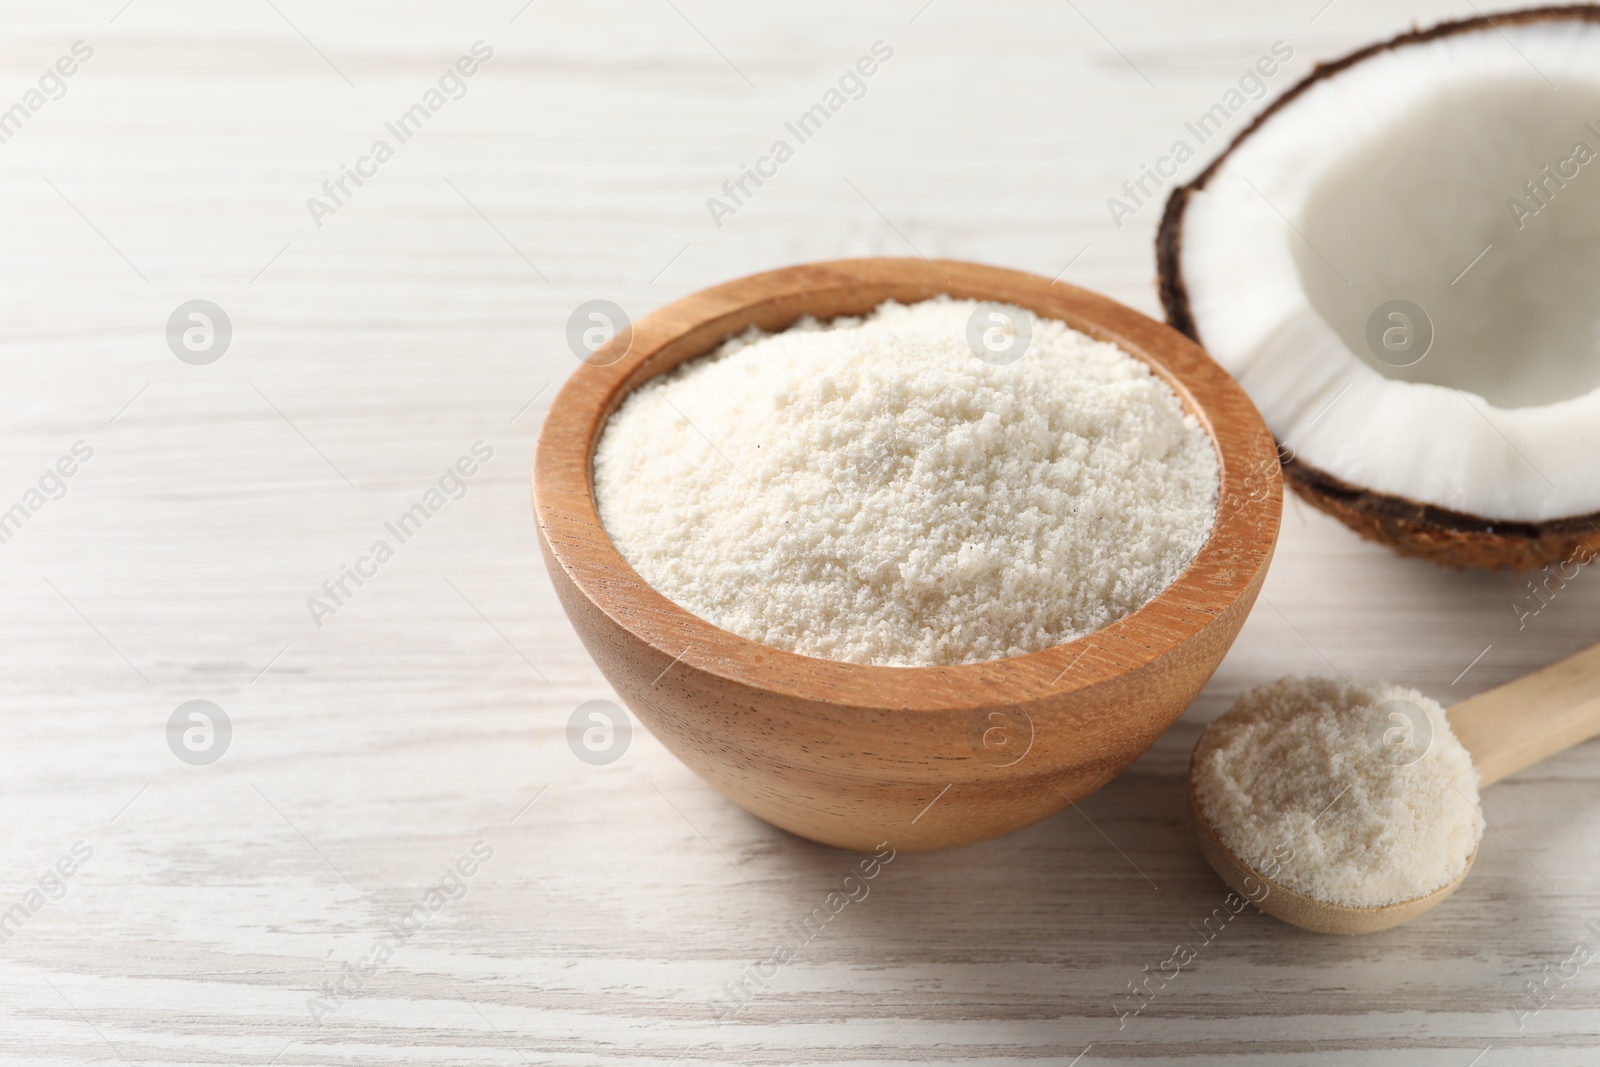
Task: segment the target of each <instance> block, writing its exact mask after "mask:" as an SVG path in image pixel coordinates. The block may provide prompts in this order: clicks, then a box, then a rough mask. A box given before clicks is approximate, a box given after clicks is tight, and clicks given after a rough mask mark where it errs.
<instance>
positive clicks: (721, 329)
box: [533, 259, 1282, 851]
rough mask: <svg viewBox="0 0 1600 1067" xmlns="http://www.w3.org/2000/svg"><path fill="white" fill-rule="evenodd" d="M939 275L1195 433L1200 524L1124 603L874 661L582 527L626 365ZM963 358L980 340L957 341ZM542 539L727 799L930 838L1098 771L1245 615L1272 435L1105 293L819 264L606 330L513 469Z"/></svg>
mask: <svg viewBox="0 0 1600 1067" xmlns="http://www.w3.org/2000/svg"><path fill="white" fill-rule="evenodd" d="M940 293H948V294H950V295H951V296H953V297H957V298H964V299H976V300H994V301H1002V302H1005V303H1011V304H1016V305H1020V306H1022V307H1024V308H1028V309H1030V310H1031V311H1033V312H1034V313H1035V314H1038V315H1040V316H1044V317H1048V318H1053V319H1059V320H1062V321H1065V322H1066V323H1068V324H1069V325H1071V326H1072V327H1073V328H1075V329H1078V330H1081V331H1083V332H1084V333H1087V334H1089V335H1091V336H1093V337H1096V338H1098V339H1101V340H1105V341H1111V342H1114V343H1115V344H1117V345H1119V346H1121V347H1122V348H1123V349H1125V350H1126V351H1128V352H1129V353H1131V354H1133V355H1134V356H1136V357H1138V358H1140V359H1143V360H1144V361H1145V362H1146V363H1148V364H1149V365H1150V366H1151V368H1152V369H1153V370H1154V371H1155V372H1156V373H1157V374H1158V375H1160V376H1161V377H1162V378H1163V379H1164V380H1165V381H1166V382H1167V383H1168V384H1170V385H1171V386H1172V388H1173V389H1174V390H1175V391H1176V392H1177V394H1178V396H1179V397H1180V398H1182V400H1183V402H1184V403H1185V404H1186V405H1187V406H1188V408H1189V409H1190V410H1191V411H1192V412H1194V414H1195V415H1196V416H1197V417H1198V419H1199V421H1200V423H1201V425H1202V426H1204V427H1205V429H1206V431H1207V432H1208V433H1209V434H1210V435H1211V439H1212V441H1213V442H1214V443H1215V445H1216V448H1217V452H1218V455H1219V457H1220V461H1221V463H1220V466H1221V472H1222V473H1221V477H1222V484H1221V492H1220V502H1219V506H1218V512H1217V518H1216V524H1215V526H1214V528H1213V530H1212V533H1211V537H1210V539H1209V540H1208V541H1207V542H1206V543H1205V545H1204V546H1203V547H1202V548H1201V549H1200V552H1199V555H1198V556H1197V557H1196V558H1195V560H1194V562H1193V563H1192V564H1191V565H1190V566H1189V568H1188V569H1187V570H1186V571H1184V572H1183V574H1182V575H1181V576H1180V577H1179V578H1178V580H1177V581H1176V582H1174V583H1173V584H1172V585H1171V586H1169V587H1168V588H1167V589H1166V590H1165V591H1163V592H1162V593H1161V594H1160V595H1159V596H1157V597H1156V598H1155V599H1154V600H1152V601H1151V602H1150V603H1148V604H1146V605H1145V606H1144V607H1143V608H1141V609H1139V610H1138V611H1136V612H1134V613H1133V614H1132V615H1129V616H1127V617H1125V618H1123V619H1121V620H1119V621H1118V622H1115V623H1112V624H1111V625H1110V626H1107V627H1105V628H1103V629H1101V630H1098V631H1096V632H1094V633H1092V634H1089V635H1088V636H1086V637H1083V638H1080V639H1078V640H1076V641H1072V642H1070V643H1068V644H1065V645H1058V646H1056V647H1054V648H1049V649H1046V650H1044V651H1042V652H1035V653H1032V654H1029V655H1025V656H1016V657H1012V658H1009V659H999V660H991V661H988V662H985V663H973V664H964V665H961V666H953V667H874V666H863V665H860V664H853V663H840V662H835V661H832V660H823V659H815V658H812V657H809V656H801V655H796V654H794V653H791V652H786V651H783V650H781V649H777V648H773V647H771V646H768V645H763V644H759V643H757V642H755V641H751V640H749V639H747V638H744V637H739V636H737V635H735V634H732V633H729V632H727V631H725V630H721V629H718V628H717V627H716V626H714V625H712V624H711V623H709V622H706V621H705V620H703V619H700V618H698V617H697V616H695V615H692V614H690V613H689V612H688V611H686V610H684V609H683V608H680V607H678V606H677V605H676V604H674V603H672V602H671V601H669V600H668V599H667V598H666V597H664V596H662V595H661V594H660V593H658V592H656V591H655V590H654V589H653V588H651V586H650V585H648V584H647V583H646V582H645V580H644V579H643V578H641V577H640V576H639V575H638V574H637V573H636V572H635V571H634V569H633V568H632V567H630V566H629V565H628V564H627V562H625V561H624V560H623V558H622V556H621V554H620V553H618V551H617V549H616V547H615V546H614V545H612V543H611V540H610V539H609V538H608V537H607V536H606V532H605V530H604V529H603V528H602V527H601V525H600V518H599V515H598V514H597V513H596V510H595V503H594V496H593V489H592V484H591V478H590V460H591V457H592V455H593V453H594V449H595V445H596V443H597V442H598V440H599V438H600V434H601V431H602V429H603V428H604V426H605V422H606V419H607V417H608V416H609V415H610V414H611V412H613V411H615V410H616V408H617V406H618V404H620V403H621V402H622V400H623V398H624V397H625V396H626V395H627V394H628V392H629V391H630V390H632V389H634V388H636V387H637V386H638V385H639V384H640V383H641V382H644V381H645V380H647V379H649V378H652V377H655V376H656V375H658V374H661V373H663V372H665V371H669V370H671V369H672V368H673V367H676V366H677V365H678V364H680V363H682V362H683V361H685V360H688V359H692V358H694V357H695V356H699V355H703V354H705V353H706V352H708V351H710V350H711V349H713V348H715V347H716V346H717V345H718V344H719V343H720V342H721V341H722V340H723V339H725V338H727V337H728V336H729V335H731V334H735V333H738V332H740V331H742V330H744V329H745V328H746V327H747V326H750V325H755V326H759V327H760V328H761V329H763V330H768V331H776V330H782V329H784V328H785V327H787V326H789V325H790V324H791V323H793V322H794V321H795V320H796V319H797V318H799V317H800V316H802V315H814V316H816V317H817V318H819V319H824V320H827V319H833V318H837V317H839V316H842V315H859V314H863V313H865V312H868V311H871V310H872V309H873V308H875V307H877V306H878V305H879V304H881V303H883V302H884V301H885V300H898V301H900V302H902V303H913V302H915V301H919V300H924V299H927V298H929V297H932V296H937V295H938V294H940ZM974 358H976V357H974ZM533 489H534V512H535V515H536V518H537V520H538V527H539V545H540V548H541V549H542V550H543V551H544V558H545V562H546V564H547V565H548V567H549V571H550V579H551V581H552V583H553V584H554V585H555V589H556V593H557V594H558V595H559V596H560V598H561V603H562V606H563V607H564V608H565V609H566V612H567V615H568V617H569V618H570V619H571V620H572V624H573V626H574V627H575V628H576V629H577V631H578V635H579V636H580V637H581V638H582V639H583V643H584V645H585V646H586V647H587V648H588V650H589V654H590V655H592V656H593V657H594V660H595V662H596V663H597V664H598V665H599V667H600V669H601V671H602V672H604V674H605V676H606V678H607V679H608V680H609V681H610V682H611V684H612V686H613V687H614V688H615V689H616V691H617V693H618V694H619V695H621V697H622V699H623V700H624V701H625V702H626V703H627V705H628V707H629V708H631V709H632V710H633V712H634V713H635V714H636V715H638V716H639V718H640V719H641V720H643V722H644V723H645V725H647V726H648V727H649V728H650V731H651V732H652V733H653V734H655V736H656V737H657V738H659V739H660V740H661V742H662V743H663V744H665V745H666V746H667V747H668V748H669V749H671V750H672V752H673V753H674V754H676V755H677V756H678V758H679V759H681V760H683V762H684V763H686V764H688V765H689V766H690V767H691V768H693V769H694V771H695V772H696V773H697V774H699V775H700V776H701V777H702V778H704V779H705V780H706V781H708V782H710V783H711V784H712V785H713V786H715V787H716V788H717V789H718V790H720V791H721V792H722V793H723V794H724V795H726V796H727V797H729V798H730V799H732V800H733V801H735V802H736V803H738V804H740V805H742V806H743V807H744V808H745V809H746V810H748V811H750V812H752V813H754V814H756V815H759V816H760V817H761V818H763V819H766V820H767V821H769V822H772V823H775V824H776V825H778V826H781V827H783V828H784V829H786V830H790V831H793V832H794V833H797V834H800V835H802V836H804V837H808V838H811V839H813V840H815V841H821V842H823V843H826V844H830V845H837V846H840V847H843V848H852V849H871V848H875V847H877V846H878V845H879V844H880V843H882V842H888V843H889V844H890V845H892V846H893V847H894V848H896V849H905V850H911V851H915V850H921V849H933V848H943V847H945V846H949V845H959V844H964V843H967V842H971V841H981V840H983V839H984V838H988V837H994V836H996V835H998V834H1004V833H1008V832H1010V831H1012V830H1016V829H1019V828H1021V827H1023V826H1027V825H1028V824H1030V823H1033V822H1036V821H1037V820H1039V819H1042V818H1044V817H1045V816H1047V815H1051V814H1054V813H1055V812H1057V811H1060V810H1061V809H1062V808H1064V807H1066V806H1067V805H1068V804H1069V803H1070V802H1073V801H1075V800H1077V799H1079V798H1080V797H1083V796H1085V795H1087V794H1088V793H1090V792H1092V791H1094V790H1095V789H1097V788H1099V787H1100V786H1101V785H1103V784H1105V782H1107V781H1108V780H1110V779H1111V778H1112V776H1114V775H1115V774H1116V773H1117V772H1118V771H1120V770H1122V769H1123V768H1124V767H1126V766H1127V765H1128V764H1129V763H1131V762H1133V760H1134V759H1135V758H1137V757H1138V755H1139V754H1140V753H1141V752H1143V751H1144V750H1145V749H1146V748H1147V747H1149V745H1150V744H1151V743H1152V742H1154V741H1155V739H1156V738H1157V737H1158V736H1160V734H1161V733H1162V732H1163V731H1165V730H1166V729H1167V727H1168V726H1170V725H1171V724H1172V722H1173V720H1175V719H1176V718H1177V717H1178V716H1179V715H1180V714H1182V713H1183V710H1184V708H1185V707H1187V706H1188V704H1189V702H1190V701H1191V700H1193V699H1194V696H1195V694H1196V693H1198V692H1199V691H1200V687H1201V686H1202V685H1204V684H1205V682H1206V679H1208V678H1210V677H1211V674H1212V672H1213V671H1214V670H1215V669H1216V667H1217V664H1218V663H1219V662H1221V660H1222V657H1223V655H1224V654H1225V653H1226V652H1227V650H1228V646H1229V645H1231V644H1232V643H1233V639H1234V637H1235V636H1237V634H1238V632H1239V627H1240V626H1241V625H1242V624H1243V623H1244V619H1245V616H1246V615H1247V614H1249V611H1250V608H1251V606H1252V604H1253V603H1254V602H1255V598H1256V594H1257V592H1259V590H1260V588H1261V582H1262V580H1263V578H1264V577H1265V575H1266V570H1267V564H1268V563H1269V561H1270V560H1271V558H1272V549H1273V545H1274V543H1275V542H1276V540H1277V536H1278V521H1279V517H1280V514H1281V508H1282V481H1281V476H1280V472H1279V468H1278V459H1277V448H1276V445H1275V444H1274V442H1273V439H1272V435H1271V433H1269V432H1268V430H1267V427H1266V425H1265V423H1263V422H1262V419H1261V416H1260V415H1259V414H1258V413H1257V412H1256V409H1255V407H1254V406H1253V405H1252V404H1251V402H1250V400H1249V398H1248V397H1246V396H1245V394H1244V392H1243V390H1241V389H1240V388H1239V387H1238V385H1236V384H1235V383H1234V381H1233V379H1232V378H1230V377H1229V376H1228V375H1227V374H1226V372H1224V371H1223V370H1222V369H1221V368H1220V367H1219V366H1217V364H1215V363H1214V362H1212V361H1211V359H1210V357H1208V356H1207V355H1206V354H1205V352H1203V351H1202V350H1201V349H1200V348H1199V347H1198V346H1196V345H1195V344H1194V343H1193V342H1192V341H1189V340H1188V339H1187V338H1185V337H1184V336H1183V335H1182V334H1180V333H1178V332H1177V331H1176V330H1173V329H1171V328H1170V327H1167V326H1164V325H1162V324H1160V323H1158V322H1155V321H1154V320H1152V319H1149V318H1146V317H1145V316H1143V315H1140V314H1138V313H1137V312H1135V311H1132V310H1131V309H1129V308H1126V307H1123V306H1122V305H1120V304H1117V303H1115V302H1113V301H1111V300H1108V299H1106V298H1105V297H1103V296H1097V295H1095V294H1094V293H1090V292H1086V291H1085V290H1082V289H1077V288H1074V287H1072V286H1069V285H1064V284H1056V283H1052V282H1050V281H1049V280H1048V279H1045V278H1040V277H1037V276H1035V275H1031V274H1023V273H1020V272H1017V271H1010V270H1001V269H999V268H996V267H986V266H979V265H977V264H972V263H961V262H954V261H950V260H940V261H936V262H929V261H926V260H921V259H856V260H840V261H836V262H829V263H815V264H808V265H805V266H799V267H788V268H785V269H783V270H776V271H771V272H769V273H766V274H757V275H754V276H752V277H749V278H741V279H739V280H737V281H732V282H728V283H726V284H724V285H718V286H715V287H713V288H710V289H706V290H704V291H702V292H699V293H695V294H693V295H691V296H687V297H684V298H683V299H682V300H679V301H677V302H676V303H673V304H669V305H668V306H666V307H664V308H662V309H660V310H659V311H656V312H654V313H652V314H650V315H649V316H647V317H645V318H644V319H642V320H641V321H640V322H638V323H637V324H635V326H634V327H633V328H632V330H631V333H629V332H624V333H620V334H618V335H617V337H616V338H614V339H613V340H612V342H611V344H610V345H609V346H608V347H607V348H604V349H601V350H600V351H599V352H597V353H596V354H595V355H594V356H592V357H591V358H590V359H589V360H588V361H586V362H585V364H584V365H583V366H580V367H579V368H578V369H577V371H576V372H574V374H573V375H572V377H571V378H569V379H568V380H567V383H566V385H565V386H564V387H563V388H562V390H561V392H560V394H559V395H557V397H556V399H555V401H554V402H553V403H552V405H551V408H550V413H549V415H548V416H547V417H546V419H545V423H544V429H543V431H542V432H541V434H540V436H539V446H538V451H537V453H536V455H535V458H534V467H533Z"/></svg>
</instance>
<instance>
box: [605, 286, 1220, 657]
mask: <svg viewBox="0 0 1600 1067" xmlns="http://www.w3.org/2000/svg"><path fill="white" fill-rule="evenodd" d="M977 310H978V305H977V304H975V303H974V302H972V301H962V300H951V299H948V298H939V299H935V300H929V301H925V302H923V303H920V304H915V305H911V306H904V305H901V304H897V303H894V302H889V303H885V304H884V305H882V306H881V307H879V308H878V309H877V310H876V311H874V312H873V313H872V314H870V315H867V316H865V317H862V318H844V319H837V320H834V321H833V322H830V323H820V322H817V321H816V320H814V319H802V320H801V321H800V322H798V323H796V324H795V325H794V326H793V327H791V328H790V329H788V330H785V331H783V332H781V333H776V334H767V333H762V332H761V331H759V330H756V329H754V328H752V329H751V330H749V331H747V332H746V333H744V334H742V335H740V336H739V337H736V338H733V339H731V340H729V341H728V342H726V343H725V344H724V345H722V347H721V348H719V349H717V350H716V351H715V352H713V353H711V354H709V355H707V356H703V357H701V358H698V359H694V360H691V361H689V362H687V363H685V364H683V365H682V366H680V367H678V368H677V369H675V370H673V371H672V372H670V373H668V374H665V375H662V376H661V377H658V378H655V379H652V380H650V381H648V382H646V383H645V384H643V385H642V386H640V387H639V388H638V389H637V390H635V391H634V392H633V393H632V394H631V395H629V396H628V397H627V399H626V400H625V401H624V402H623V404H622V405H621V407H620V408H619V409H618V410H617V411H616V412H615V413H614V414H613V415H612V416H611V418H610V421H609V422H608V424H607V426H606V429H605V432H604V435H603V436H602V438H601V440H600V442H599V445H598V447H597V448H596V451H595V455H594V465H593V475H594V495H595V500H596V504H597V507H598V510H599V514H600V519H601V521H602V523H603V524H604V526H605V528H606V532H607V533H608V534H609V535H610V537H611V540H612V541H613V543H615V545H616V547H617V549H618V551H620V552H621V554H622V556H623V558H625V559H626V560H627V561H628V563H629V564H630V565H632V567H633V568H634V569H635V570H636V571H638V572H639V574H640V575H641V576H642V577H643V578H644V579H645V580H646V581H647V582H649V583H650V584H651V585H652V586H653V587H654V588H655V589H657V590H658V591H659V592H661V593H662V595H664V596H666V597H667V598H668V599H670V600H672V601H673V602H674V603H676V604H678V605H679V606H681V607H683V608H684V609H686V610H688V611H690V612H692V613H694V614H695V615H698V616H700V617H701V618H703V619H706V620H708V621H710V622H712V623H714V624H715V625H717V626H720V627H722V628H723V629H725V630H729V631H732V632H733V633H736V634H739V635H740V636H743V637H746V638H750V639H752V640H755V641H760V642H762V643H765V644H768V645H772V646H775V647H777V648H781V649H786V650H788V651H791V652H796V653H799V654H801V655H807V656H816V657H821V658H824V659H833V660H842V661H846V662H851V663H865V664H877V665H887V666H929V665H939V664H957V663H973V662H979V661H982V660H990V659H997V658H1000V657H1004V656H1016V655H1022V654H1025V653H1029V652H1037V651H1040V650H1042V649H1045V648H1049V647H1051V646H1052V645H1058V644H1062V643H1064V642H1067V641H1071V640H1073V639H1074V638H1077V637H1080V636H1082V635H1084V634H1087V633H1089V632H1091V631H1094V630H1097V629H1099V628H1101V627H1103V626H1106V625H1108V624H1109V623H1112V622H1115V621H1116V620H1118V619H1121V618H1123V617H1124V616H1126V615H1128V614H1129V613H1131V612H1133V611H1135V610H1137V609H1138V608H1140V607H1141V606H1143V605H1144V604H1146V603H1148V602H1149V601H1150V600H1151V599H1153V598H1154V597H1155V596H1156V595H1157V594H1158V593H1160V592H1161V590H1163V589H1165V588H1166V587H1167V586H1168V585H1170V584H1171V583H1172V582H1173V581H1174V580H1175V579H1176V578H1177V577H1178V575H1179V574H1181V573H1182V572H1183V570H1184V569H1185V568H1186V567H1187V566H1188V565H1189V563H1190V562H1191V561H1192V560H1193V559H1194V557H1195V554H1196V553H1197V552H1198V551H1199V550H1200V547H1201V546H1202V545H1203V544H1204V543H1205V541H1206V539H1207V537H1208V536H1209V534H1210V532H1211V527H1212V522H1213V520H1214V518H1215V515H1216V508H1217V487H1218V465H1217V457H1216V452H1215V450H1214V448H1213V446H1212V443H1211V440H1210V438H1209V437H1208V435H1207V434H1206V432H1205V431H1204V429H1203V428H1202V427H1201V426H1200V424H1199V423H1198V421H1197V420H1196V419H1195V418H1194V416H1193V415H1191V414H1189V413H1188V412H1187V411H1186V410H1185V409H1184V406H1183V404H1182V402H1181V401H1180V400H1179V398H1178V396H1177V395H1176V394H1175V393H1174V392H1173V390H1172V389H1171V387H1169V386H1168V385H1167V384H1166V383H1165V382H1164V381H1162V380H1161V379H1160V378H1159V377H1157V376H1156V375H1155V374H1154V373H1153V372H1152V371H1151V370H1150V368H1149V367H1148V366H1147V365H1146V364H1145V363H1143V362H1142V361H1140V360H1138V359H1136V358H1134V357H1133V356H1131V355H1129V354H1128V353H1126V352H1124V351H1123V350H1122V349H1120V348H1118V347H1117V346H1115V345H1113V344H1109V343H1106V342H1102V341H1096V340H1094V339H1092V338H1090V337H1088V336H1087V335H1085V334H1082V333H1079V332H1077V331H1075V330H1073V329H1071V328H1070V327H1068V326H1067V325H1066V324H1064V323H1061V322H1057V321H1053V320H1047V319H1034V318H1033V317H1032V316H1031V315H1030V314H1029V313H1028V312H1025V311H1023V310H1021V309H1017V308H1011V309H1006V310H1007V311H1008V313H1009V314H1011V315H1013V316H1014V319H1013V321H1022V320H1031V323H1032V334H1031V340H1030V343H1029V345H1028V347H1027V349H1026V352H1025V354H1024V355H1023V356H1022V357H1021V358H1020V359H1018V360H1016V361H1015V362H1012V363H1008V364H1005V365H995V364H993V363H990V362H986V361H985V360H984V359H980V358H978V356H977V355H976V354H975V352H974V349H973V348H972V347H971V346H969V344H968V341H967V336H968V322H969V320H970V319H971V318H972V317H973V315H974V313H975V312H976V311H977Z"/></svg>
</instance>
